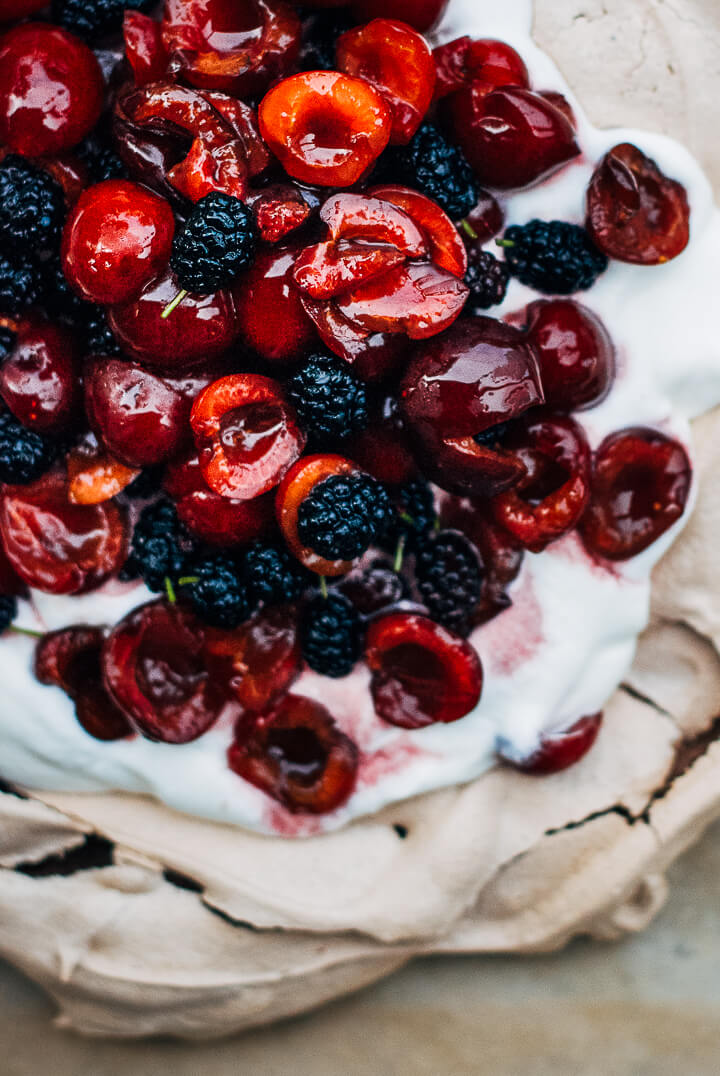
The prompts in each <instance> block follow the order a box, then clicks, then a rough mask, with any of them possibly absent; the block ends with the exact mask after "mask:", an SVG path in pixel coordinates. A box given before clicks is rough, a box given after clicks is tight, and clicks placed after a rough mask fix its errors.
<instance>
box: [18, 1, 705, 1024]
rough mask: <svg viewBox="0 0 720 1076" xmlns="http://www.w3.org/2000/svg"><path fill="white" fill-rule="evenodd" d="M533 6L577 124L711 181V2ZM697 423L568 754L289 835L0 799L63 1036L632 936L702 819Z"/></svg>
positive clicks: (304, 1005) (147, 806) (300, 1004)
mask: <svg viewBox="0 0 720 1076" xmlns="http://www.w3.org/2000/svg"><path fill="white" fill-rule="evenodd" d="M536 7H537V20H536V36H537V39H538V41H539V43H540V44H541V45H542V46H543V47H545V48H547V50H548V51H549V52H551V53H552V54H554V55H555V57H556V59H558V61H559V62H560V64H561V66H562V67H563V68H564V71H565V73H566V74H567V76H568V77H569V79H570V81H571V83H572V84H573V86H574V88H575V89H576V90H577V91H578V93H579V95H580V97H581V99H582V100H583V101H584V103H585V104H586V106H587V107H588V109H589V111H590V113H591V115H592V116H593V118H594V119H595V121H596V122H600V123H604V124H609V123H624V124H636V125H638V126H645V127H650V128H655V129H661V130H667V131H668V133H671V134H674V135H676V136H678V137H680V138H682V139H684V140H685V141H686V142H689V144H690V146H691V148H692V149H693V150H694V151H695V152H696V154H697V155H698V156H699V157H700V158H701V160H702V161H703V163H704V164H705V166H706V167H707V168H708V170H709V171H710V173H711V175H713V176H714V177H715V179H716V180H717V181H718V186H720V147H718V145H717V141H716V140H713V139H710V138H706V137H705V134H706V131H707V130H708V129H709V130H715V129H716V127H717V123H718V122H719V121H720V103H719V102H718V99H717V94H716V93H715V92H714V88H713V79H712V78H711V77H708V72H712V71H716V70H717V69H718V67H719V66H720V16H719V15H718V12H717V10H716V9H715V5H714V0H674V3H673V5H672V6H671V5H666V4H663V5H657V4H655V3H654V2H653V0H634V2H633V4H631V5H630V6H629V7H628V4H627V2H626V0H604V2H603V3H602V4H600V3H596V2H595V0H586V2H585V3H582V2H580V0H537V5H536ZM619 29H621V30H622V32H621V33H616V31H617V30H619ZM590 56H591V57H592V63H588V57H590ZM598 70H603V71H604V72H605V77H604V78H603V79H602V81H601V82H597V81H596V79H595V73H596V72H597V71H598ZM713 120H714V121H715V122H714V123H713ZM694 429H695V441H696V466H697V474H698V478H699V484H700V496H699V500H698V505H697V508H696V510H695V513H694V515H693V517H692V519H691V520H690V522H689V524H688V527H687V529H686V531H685V532H684V534H683V535H682V537H681V539H680V540H679V541H678V542H677V543H676V545H675V546H674V547H673V548H672V550H671V551H670V553H669V554H668V555H667V556H666V557H665V559H664V560H663V561H662V562H661V564H660V565H659V567H658V570H657V572H656V576H655V582H654V590H653V621H652V624H651V626H650V628H649V629H648V631H647V632H646V633H645V635H644V636H643V638H642V641H641V645H640V648H639V651H638V655H637V659H636V661H635V664H634V666H633V669H632V672H631V674H630V676H629V677H628V682H627V684H626V685H624V686H623V687H622V688H621V689H620V690H618V691H617V692H616V694H615V696H614V697H613V699H612V700H611V702H610V704H609V706H608V708H607V711H606V721H605V724H604V727H603V730H602V732H601V735H600V738H599V741H598V744H597V746H596V748H595V749H594V750H593V751H592V752H591V753H590V755H589V756H587V757H586V758H585V759H584V760H583V761H582V762H581V763H579V764H578V765H577V766H576V767H574V768H573V769H571V770H568V771H566V772H565V773H563V774H560V775H557V776H555V777H552V778H545V779H532V778H527V777H523V776H521V775H519V774H517V773H514V772H512V771H509V770H505V769H496V770H494V771H492V772H490V773H488V774H486V775H485V776H483V777H482V778H480V779H479V780H477V781H475V782H473V783H472V784H470V785H468V786H465V787H462V788H456V789H450V790H445V791H442V792H437V793H433V794H430V795H426V796H423V797H420V798H418V799H416V800H413V801H410V802H407V803H404V804H399V805H396V806H393V807H390V808H387V809H386V810H385V811H383V812H382V813H381V814H379V815H377V816H375V817H374V818H371V819H365V820H360V821H358V822H356V823H355V824H353V825H352V826H350V827H349V828H347V829H346V830H344V831H342V832H340V833H334V834H328V835H326V836H323V837H318V838H312V839H309V840H304V841H288V840H282V839H280V838H267V837H262V836H259V835H256V834H251V833H247V832H244V831H242V830H239V829H237V828H234V827H228V826H222V825H218V824H215V823H210V822H205V821H202V820H199V819H193V818H186V817H184V816H180V815H177V814H174V813H173V812H171V811H169V810H168V809H166V808H164V807H162V806H160V805H158V804H156V803H153V802H150V801H149V800H144V799H142V798H139V797H132V796H127V795H102V796H81V795H69V794H62V795H61V794H52V795H51V794H40V793H34V794H33V796H32V798H21V797H19V796H18V795H16V794H13V793H12V792H11V791H9V790H8V791H6V792H0V815H1V816H2V823H3V824H2V826H1V827H0V954H2V955H3V956H5V957H6V958H7V959H9V960H11V961H12V962H13V963H15V964H16V965H17V966H18V967H20V968H22V970H23V971H25V972H26V973H27V974H28V975H29V976H30V977H31V978H33V979H34V980H36V981H37V982H38V983H40V984H42V985H43V986H44V987H45V988H46V989H47V990H48V991H49V992H50V993H51V994H52V995H53V996H54V997H55V998H56V1000H57V1002H58V1005H59V1010H60V1015H59V1017H58V1020H59V1023H60V1024H61V1025H62V1026H66V1027H72V1028H74V1029H76V1030H79V1031H82V1032H85V1033H88V1034H98V1035H120V1036H142V1035H151V1034H160V1033H165V1034H167V1033H170V1034H175V1035H180V1036H185V1037H188V1038H203V1037H212V1036H215V1035H222V1034H228V1033H230V1032H232V1031H236V1030H239V1029H241V1028H246V1027H250V1026H253V1025H257V1024H262V1023H268V1022H271V1021H274V1020H278V1019H281V1018H282V1017H284V1016H288V1015H291V1014H294V1013H298V1012H301V1011H304V1010H306V1009H309V1008H311V1007H313V1006H315V1005H318V1004H320V1003H321V1002H323V1001H325V1000H327V999H329V998H332V997H335V996H337V995H339V994H342V993H346V992H348V991H350V990H354V989H356V988H358V987H360V986H363V985H365V984H366V983H369V982H371V981H373V980H374V979H377V978H379V977H381V976H383V975H385V974H387V973H389V972H390V971H392V970H393V969H394V968H396V967H398V966H399V965H401V964H402V963H403V962H405V961H406V960H408V959H409V958H410V957H412V956H413V955H416V954H420V953H437V952H443V953H456V952H498V951H502V952H510V951H513V952H530V951H539V950H548V949H552V948H556V947H558V946H560V945H562V944H564V942H566V941H567V940H568V938H570V937H572V936H573V935H575V934H578V933H586V934H590V935H592V936H594V937H597V938H603V939H607V938H616V937H618V936H620V935H621V934H623V933H624V932H627V931H634V930H639V929H641V928H643V927H644V926H645V925H646V924H647V923H648V922H649V921H650V919H651V918H652V917H653V915H654V914H655V913H656V911H657V910H658V908H659V907H660V906H661V905H662V902H663V900H664V896H665V890H666V886H665V881H664V872H665V869H666V867H667V865H668V864H669V863H670V862H671V861H672V860H673V859H674V858H675V857H676V856H677V855H678V854H679V853H680V852H681V851H682V850H683V849H684V848H686V847H687V846H688V844H690V843H691V842H692V841H695V840H696V839H697V838H698V837H699V836H700V835H701V833H702V832H703V829H704V828H705V826H706V825H707V824H708V823H709V822H710V821H711V820H713V819H714V818H716V817H717V816H718V815H719V814H720V726H719V725H718V723H717V721H716V717H717V714H718V712H720V581H719V580H718V574H717V571H716V544H717V534H718V530H719V527H720V492H719V491H718V483H717V473H718V469H719V467H720V410H718V411H715V412H714V413H713V414H711V415H708V416H705V417H704V418H702V419H700V420H699V421H698V422H696V423H695V427H694Z"/></svg>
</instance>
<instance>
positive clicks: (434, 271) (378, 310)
mask: <svg viewBox="0 0 720 1076" xmlns="http://www.w3.org/2000/svg"><path fill="white" fill-rule="evenodd" d="M468 295H469V289H468V288H467V286H466V285H465V284H464V283H463V281H462V280H459V279H458V277H456V276H454V275H453V274H452V273H448V272H447V270H445V269H438V267H437V266H436V265H433V264H432V263H430V262H410V263H408V264H407V265H404V266H399V267H397V268H395V269H392V270H390V272H388V273H385V274H384V275H383V276H381V277H375V278H373V279H372V280H369V281H366V282H365V283H361V284H359V285H358V286H357V287H355V288H353V290H352V291H348V292H346V293H345V294H344V295H341V296H340V297H339V298H338V299H337V300H336V304H337V309H338V310H339V311H340V313H341V314H343V315H344V316H345V317H346V318H347V319H348V321H350V322H352V324H353V325H355V326H357V328H359V329H361V330H362V331H363V332H370V333H372V332H380V333H385V332H386V333H401V332H402V333H406V334H407V335H408V336H409V337H410V339H411V340H425V339H427V338H428V337H430V336H436V335H437V334H438V333H441V332H443V331H444V330H445V329H447V328H449V327H450V326H451V325H452V323H453V322H454V321H455V320H456V319H457V318H458V317H459V316H460V314H461V313H462V309H463V307H464V305H465V302H466V300H467V297H468Z"/></svg>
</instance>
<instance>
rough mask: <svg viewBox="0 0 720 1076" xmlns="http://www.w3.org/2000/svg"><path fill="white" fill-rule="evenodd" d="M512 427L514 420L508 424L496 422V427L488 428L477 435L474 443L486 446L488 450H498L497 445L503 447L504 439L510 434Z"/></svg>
mask: <svg viewBox="0 0 720 1076" xmlns="http://www.w3.org/2000/svg"><path fill="white" fill-rule="evenodd" d="M512 426H513V421H512V419H510V420H508V421H507V422H496V423H495V425H494V426H488V428H487V429H486V430H483V431H482V433H476V434H475V436H474V437H473V441H475V443H476V444H478V445H485V446H486V447H487V448H496V447H497V445H502V442H503V439H504V438H505V436H506V435H507V434H508V433H509V432H510V430H511V428H512Z"/></svg>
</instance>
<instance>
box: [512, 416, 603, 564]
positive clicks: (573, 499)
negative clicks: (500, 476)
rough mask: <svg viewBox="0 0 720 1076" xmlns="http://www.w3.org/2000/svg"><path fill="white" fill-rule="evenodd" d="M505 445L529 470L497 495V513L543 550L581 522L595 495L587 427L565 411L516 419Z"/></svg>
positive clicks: (530, 544) (526, 543) (534, 549)
mask: <svg viewBox="0 0 720 1076" xmlns="http://www.w3.org/2000/svg"><path fill="white" fill-rule="evenodd" d="M504 447H505V449H506V450H509V451H511V452H512V453H513V454H514V455H515V456H516V457H517V458H518V459H520V460H521V461H522V463H523V464H524V465H525V470H526V473H525V475H524V476H523V477H522V478H521V479H520V481H519V482H518V483H516V485H515V486H514V487H513V489H511V490H509V491H508V492H506V493H501V494H499V495H498V496H497V497H495V498H494V500H493V505H492V507H493V513H494V515H495V519H496V520H497V522H498V523H500V524H501V526H503V527H505V529H506V530H507V531H509V533H510V534H512V535H513V536H514V537H515V538H517V540H518V541H519V542H521V543H522V545H524V546H525V548H526V549H529V550H530V552H531V553H540V552H542V550H543V549H545V547H546V546H547V545H549V544H550V542H554V541H555V540H556V539H558V538H561V537H562V536H563V535H564V534H567V533H568V531H570V530H572V528H573V527H574V526H575V525H576V524H577V523H578V521H579V520H580V518H581V516H582V514H583V512H584V511H585V509H586V507H587V504H588V501H589V500H590V471H591V455H590V446H589V445H588V443H587V439H586V437H585V434H584V433H583V430H582V427H581V426H579V425H578V424H577V422H575V421H573V419H571V418H568V417H565V416H562V415H542V416H541V417H539V418H535V419H525V420H524V421H522V422H520V423H518V424H516V425H514V426H513V427H512V429H511V430H510V431H509V433H508V434H507V436H506V437H505V438H504Z"/></svg>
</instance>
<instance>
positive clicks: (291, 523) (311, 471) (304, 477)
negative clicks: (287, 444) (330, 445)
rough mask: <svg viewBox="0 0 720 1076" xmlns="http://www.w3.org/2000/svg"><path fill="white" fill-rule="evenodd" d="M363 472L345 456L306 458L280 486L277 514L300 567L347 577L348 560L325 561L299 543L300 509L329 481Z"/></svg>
mask: <svg viewBox="0 0 720 1076" xmlns="http://www.w3.org/2000/svg"><path fill="white" fill-rule="evenodd" d="M359 470H360V468H359V467H358V466H357V465H356V464H355V463H353V462H352V460H348V459H346V458H345V457H344V456H333V455H317V456H303V458H302V459H301V460H298V462H297V463H296V464H295V466H294V467H292V468H291V469H290V470H289V471H288V473H287V474H286V475H285V478H284V479H283V481H282V482H281V483H280V487H279V488H278V491H277V494H276V495H275V513H276V515H277V521H278V524H279V526H280V530H281V531H282V533H283V537H284V538H285V541H286V542H287V544H288V546H289V547H290V549H291V551H292V552H293V553H294V554H295V556H296V557H297V559H298V560H299V561H300V563H301V564H304V565H305V567H306V568H309V569H310V571H312V572H317V574H318V575H330V576H335V575H345V573H346V572H349V571H350V569H351V568H352V563H351V562H350V561H345V560H337V561H333V560H325V559H324V558H323V557H320V556H318V554H317V553H315V552H313V550H312V549H308V548H307V546H304V545H303V543H302V542H301V541H300V537H299V535H298V512H299V510H300V505H301V504H302V502H303V501H304V500H305V498H306V497H308V496H309V495H310V494H311V493H312V491H313V489H314V488H315V486H317V485H318V484H319V483H320V482H324V481H325V479H326V478H331V477H332V476H333V475H339V474H356V473H357V472H358V471H359Z"/></svg>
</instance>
